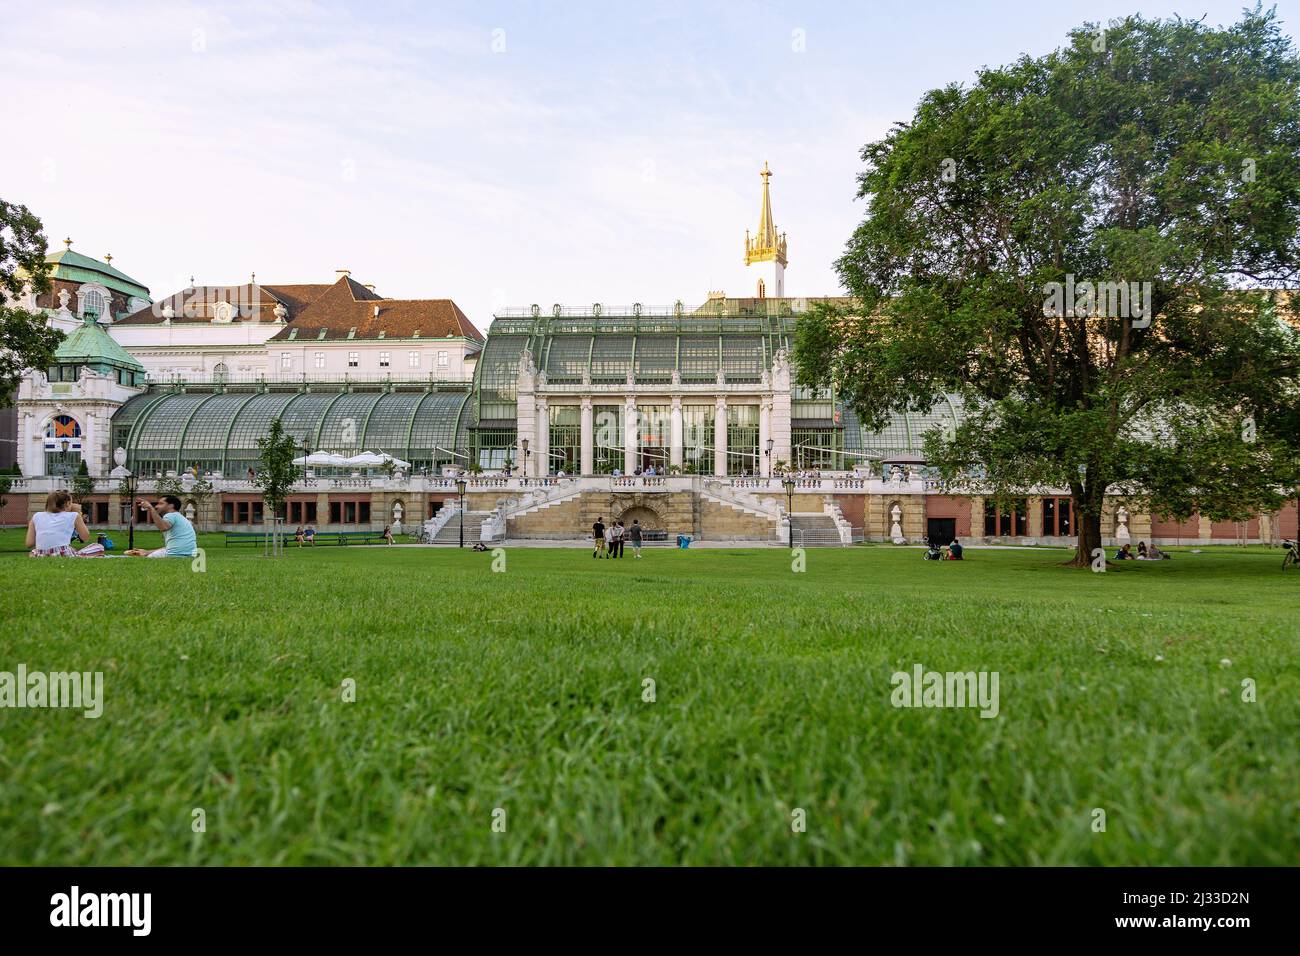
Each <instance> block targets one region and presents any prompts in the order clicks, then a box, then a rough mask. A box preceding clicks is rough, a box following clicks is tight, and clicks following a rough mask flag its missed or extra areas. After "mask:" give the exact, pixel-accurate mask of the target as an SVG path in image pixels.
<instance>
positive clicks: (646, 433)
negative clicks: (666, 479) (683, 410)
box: [636, 405, 673, 472]
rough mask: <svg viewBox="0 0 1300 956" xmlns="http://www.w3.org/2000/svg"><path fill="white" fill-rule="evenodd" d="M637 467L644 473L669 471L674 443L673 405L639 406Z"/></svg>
mask: <svg viewBox="0 0 1300 956" xmlns="http://www.w3.org/2000/svg"><path fill="white" fill-rule="evenodd" d="M636 411H637V430H636V432H637V456H636V457H637V467H638V468H640V469H641V470H642V471H644V470H645V469H647V468H654V469H655V470H656V471H660V470H662V471H665V472H666V471H667V470H668V455H669V442H670V441H672V413H673V409H672V406H671V405H638V406H637V409H636Z"/></svg>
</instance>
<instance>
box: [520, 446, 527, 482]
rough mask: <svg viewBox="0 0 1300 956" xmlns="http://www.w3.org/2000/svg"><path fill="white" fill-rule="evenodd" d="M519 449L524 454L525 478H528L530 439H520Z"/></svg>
mask: <svg viewBox="0 0 1300 956" xmlns="http://www.w3.org/2000/svg"><path fill="white" fill-rule="evenodd" d="M519 448H520V450H521V451H523V453H524V477H525V478H527V477H528V439H527V438H521V439H519Z"/></svg>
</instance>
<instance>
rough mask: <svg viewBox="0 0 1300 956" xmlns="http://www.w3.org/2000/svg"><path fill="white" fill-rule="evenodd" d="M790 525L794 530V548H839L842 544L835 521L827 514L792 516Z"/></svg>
mask: <svg viewBox="0 0 1300 956" xmlns="http://www.w3.org/2000/svg"><path fill="white" fill-rule="evenodd" d="M790 524H791V527H792V528H793V529H794V544H795V547H805V548H829V547H839V546H841V545H842V544H843V543H844V542H843V540H842V538H841V537H840V528H839V525H838V524H837V523H836V521H835V519H834V518H833V517H831V516H830V515H828V514H819V515H818V514H793V515H791V516H790Z"/></svg>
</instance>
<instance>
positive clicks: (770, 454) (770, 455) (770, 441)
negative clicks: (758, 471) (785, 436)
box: [764, 438, 776, 478]
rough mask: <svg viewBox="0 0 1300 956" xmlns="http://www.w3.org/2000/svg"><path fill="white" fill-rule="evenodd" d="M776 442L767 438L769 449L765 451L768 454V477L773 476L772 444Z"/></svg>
mask: <svg viewBox="0 0 1300 956" xmlns="http://www.w3.org/2000/svg"><path fill="white" fill-rule="evenodd" d="M775 444H776V441H775V440H774V439H771V438H769V439H768V440H767V450H766V451H765V452H764V454H766V455H767V477H769V478H771V477H772V446H773V445H775Z"/></svg>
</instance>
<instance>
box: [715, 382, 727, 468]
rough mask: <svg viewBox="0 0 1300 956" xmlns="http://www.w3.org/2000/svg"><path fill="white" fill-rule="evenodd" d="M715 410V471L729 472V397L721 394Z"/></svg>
mask: <svg viewBox="0 0 1300 956" xmlns="http://www.w3.org/2000/svg"><path fill="white" fill-rule="evenodd" d="M714 409H715V410H714V412H713V473H714V474H715V475H717V476H719V477H722V476H723V475H725V474H726V473H727V397H726V396H725V395H719V396H718V399H717V402H716V404H715V406H714Z"/></svg>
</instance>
